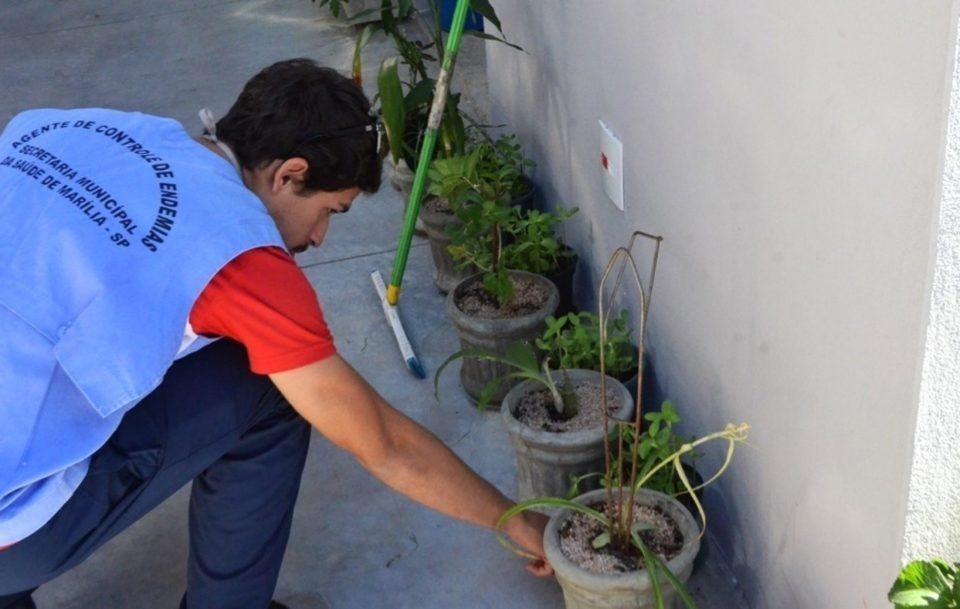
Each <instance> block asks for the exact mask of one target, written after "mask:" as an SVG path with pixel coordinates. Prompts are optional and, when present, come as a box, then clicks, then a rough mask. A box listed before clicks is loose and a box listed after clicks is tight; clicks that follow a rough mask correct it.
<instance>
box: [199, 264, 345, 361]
mask: <svg viewBox="0 0 960 609" xmlns="http://www.w3.org/2000/svg"><path fill="white" fill-rule="evenodd" d="M190 325H191V327H192V328H193V331H194V332H196V333H197V334H202V335H205V336H226V337H229V338H232V339H233V340H236V341H237V342H239V343H242V344H243V345H244V346H245V347H246V348H247V353H248V354H249V356H250V369H251V370H252V371H253V372H256V373H257V374H270V373H273V372H283V371H285V370H293V369H294V368H299V367H301V366H305V365H307V364H312V363H313V362H317V361H320V360H322V359H324V358H326V357H329V356H330V355H333V354H334V353H336V347H335V346H334V343H333V336H332V335H331V334H330V330H329V328H327V323H326V321H324V319H323V312H322V311H321V310H320V303H319V302H317V295H316V294H315V293H314V291H313V288H312V287H311V286H310V282H308V281H307V278H306V276H305V275H304V274H303V271H301V270H300V268H299V267H298V266H297V264H296V263H295V262H294V261H293V258H292V257H291V256H290V255H289V254H288V253H287V252H285V251H284V250H282V249H280V248H278V247H264V248H257V249H253V250H250V251H247V252H244V253H243V254H241V255H239V256H237V257H236V258H234V259H233V260H231V261H230V262H229V263H228V264H227V265H226V266H224V267H223V268H222V269H220V272H219V273H217V274H216V275H215V276H214V278H213V279H212V280H211V281H210V283H209V284H207V287H206V288H204V290H203V292H202V293H201V294H200V298H198V299H197V302H196V303H194V305H193V310H192V311H191V312H190Z"/></svg>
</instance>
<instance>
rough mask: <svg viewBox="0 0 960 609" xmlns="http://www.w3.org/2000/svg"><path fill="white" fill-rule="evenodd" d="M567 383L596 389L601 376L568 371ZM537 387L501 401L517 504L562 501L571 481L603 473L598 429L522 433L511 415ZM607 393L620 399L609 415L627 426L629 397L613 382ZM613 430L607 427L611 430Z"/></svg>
mask: <svg viewBox="0 0 960 609" xmlns="http://www.w3.org/2000/svg"><path fill="white" fill-rule="evenodd" d="M566 373H567V374H568V375H569V377H570V380H571V382H574V383H577V382H582V381H588V382H592V383H597V385H598V387H599V384H600V373H599V372H596V371H594V370H567V371H566ZM542 387H543V385H541V384H540V383H539V382H537V381H523V382H522V383H520V384H519V385H517V386H516V387H514V388H513V389H511V390H510V392H509V393H507V395H506V397H504V398H503V407H502V408H501V414H502V416H503V422H504V424H505V425H506V427H507V432H508V433H509V434H510V442H511V443H512V444H513V450H514V453H515V454H516V458H517V498H518V500H520V501H522V500H524V499H532V498H534V497H566V496H567V491H568V490H569V488H570V477H571V476H583V475H584V474H589V473H593V472H602V471H603V467H604V458H603V436H604V433H603V429H602V425H597V426H596V427H595V428H593V429H584V430H581V431H571V432H565V433H555V432H550V431H541V430H537V429H533V428H530V427H527V426H526V425H524V424H523V423H521V422H520V421H518V420H517V417H516V416H515V413H516V411H517V408H518V406H519V405H520V401H521V399H522V398H523V397H524V396H525V395H527V394H528V393H530V392H532V391H537V390H539V389H541V388H542ZM607 388H608V389H610V388H613V390H614V391H616V392H617V393H618V394H619V395H620V407H619V408H618V409H617V410H616V411H615V412H613V413H611V414H612V416H614V417H615V418H617V419H620V420H627V419H629V418H630V416H631V414H632V413H633V400H632V399H631V398H630V393H629V392H628V391H627V389H626V388H625V387H624V386H623V385H622V384H621V383H620V382H618V381H617V380H616V379H614V378H612V377H609V376H608V377H607ZM611 428H612V425H611Z"/></svg>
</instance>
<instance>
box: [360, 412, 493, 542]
mask: <svg viewBox="0 0 960 609" xmlns="http://www.w3.org/2000/svg"><path fill="white" fill-rule="evenodd" d="M386 408H387V409H388V411H387V412H389V415H388V416H389V417H390V420H389V421H388V422H387V427H388V428H389V429H390V431H391V433H390V435H391V440H392V445H391V447H390V450H389V451H388V452H386V453H384V455H383V458H382V459H380V460H379V462H376V463H365V464H364V466H365V467H367V469H368V470H369V471H370V472H371V473H372V474H373V475H374V476H376V477H377V478H378V479H379V480H381V481H382V482H383V483H384V484H386V485H387V486H389V487H391V488H393V489H394V490H396V491H399V492H400V493H403V494H404V495H406V496H407V497H410V498H411V499H413V500H414V501H417V502H419V503H422V504H423V505H426V506H428V507H430V508H433V509H435V510H437V511H438V512H441V513H443V514H445V515H448V516H452V517H454V518H459V519H461V520H465V521H467V522H471V523H473V524H478V525H481V526H485V527H488V528H492V527H493V526H494V525H495V524H496V521H497V518H499V516H500V514H502V513H503V512H504V511H505V510H507V509H508V508H509V507H510V506H511V505H512V503H511V502H510V501H509V500H508V499H507V498H506V497H504V496H503V494H502V493H501V492H500V491H498V490H497V489H496V488H494V486H493V485H492V484H490V483H489V482H487V481H486V480H484V479H483V478H481V477H480V476H479V475H477V474H476V473H475V472H474V471H473V470H472V469H470V467H468V466H467V465H466V464H465V463H464V462H463V461H461V460H460V458H459V457H457V456H456V455H455V454H454V453H453V451H451V450H450V449H449V448H448V447H447V446H446V445H445V444H443V442H441V441H440V440H439V439H438V438H437V437H436V436H434V435H433V434H432V433H430V431H428V430H427V429H425V428H424V427H422V426H420V425H419V424H417V423H415V422H414V421H412V420H410V419H409V418H408V417H406V416H405V415H403V414H402V413H400V412H398V411H397V410H395V409H393V408H391V407H389V406H386Z"/></svg>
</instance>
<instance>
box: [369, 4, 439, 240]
mask: <svg viewBox="0 0 960 609" xmlns="http://www.w3.org/2000/svg"><path fill="white" fill-rule="evenodd" d="M378 6H379V5H378ZM387 166H389V167H390V185H391V186H393V189H394V190H396V191H397V192H399V193H400V198H401V199H403V217H404V218H406V217H407V207H408V206H409V204H410V191H411V190H412V189H413V179H414V173H413V170H411V169H410V168H409V167H408V166H407V163H406V161H404V160H403V159H400V162H399V163H398V164H396V165H394V164H393V159H392V158H391V157H387ZM413 233H414V234H415V235H418V236H420V237H425V236H426V234H427V231H426V227H424V225H423V220H421V219H420V216H419V215H418V216H417V222H416V224H415V225H414V228H413Z"/></svg>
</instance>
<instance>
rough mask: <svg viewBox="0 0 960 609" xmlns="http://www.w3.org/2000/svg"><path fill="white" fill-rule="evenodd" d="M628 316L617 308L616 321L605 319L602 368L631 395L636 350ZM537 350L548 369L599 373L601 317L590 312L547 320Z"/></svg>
mask: <svg viewBox="0 0 960 609" xmlns="http://www.w3.org/2000/svg"><path fill="white" fill-rule="evenodd" d="M627 317H628V311H627V309H620V312H619V314H618V315H617V316H616V317H615V318H611V319H608V320H607V329H606V330H607V331H606V338H605V341H604V342H603V348H604V365H605V366H606V373H607V374H609V375H610V376H612V377H613V378H615V379H617V380H618V381H620V382H621V383H623V384H624V385H625V386H626V387H627V389H628V390H630V391H631V392H633V391H635V390H636V384H637V350H636V347H635V346H634V345H633V342H632V341H631V337H630V328H629V327H628V324H627ZM537 348H539V349H540V350H542V351H543V352H544V354H545V357H546V358H547V361H548V362H550V367H551V368H583V369H586V370H598V371H599V370H600V349H601V340H600V318H599V317H598V316H597V314H596V313H592V312H590V311H580V312H579V313H568V314H566V315H558V316H556V317H548V318H547V329H546V330H545V331H544V333H543V336H541V337H540V338H538V339H537ZM635 399H636V397H634V400H635Z"/></svg>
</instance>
